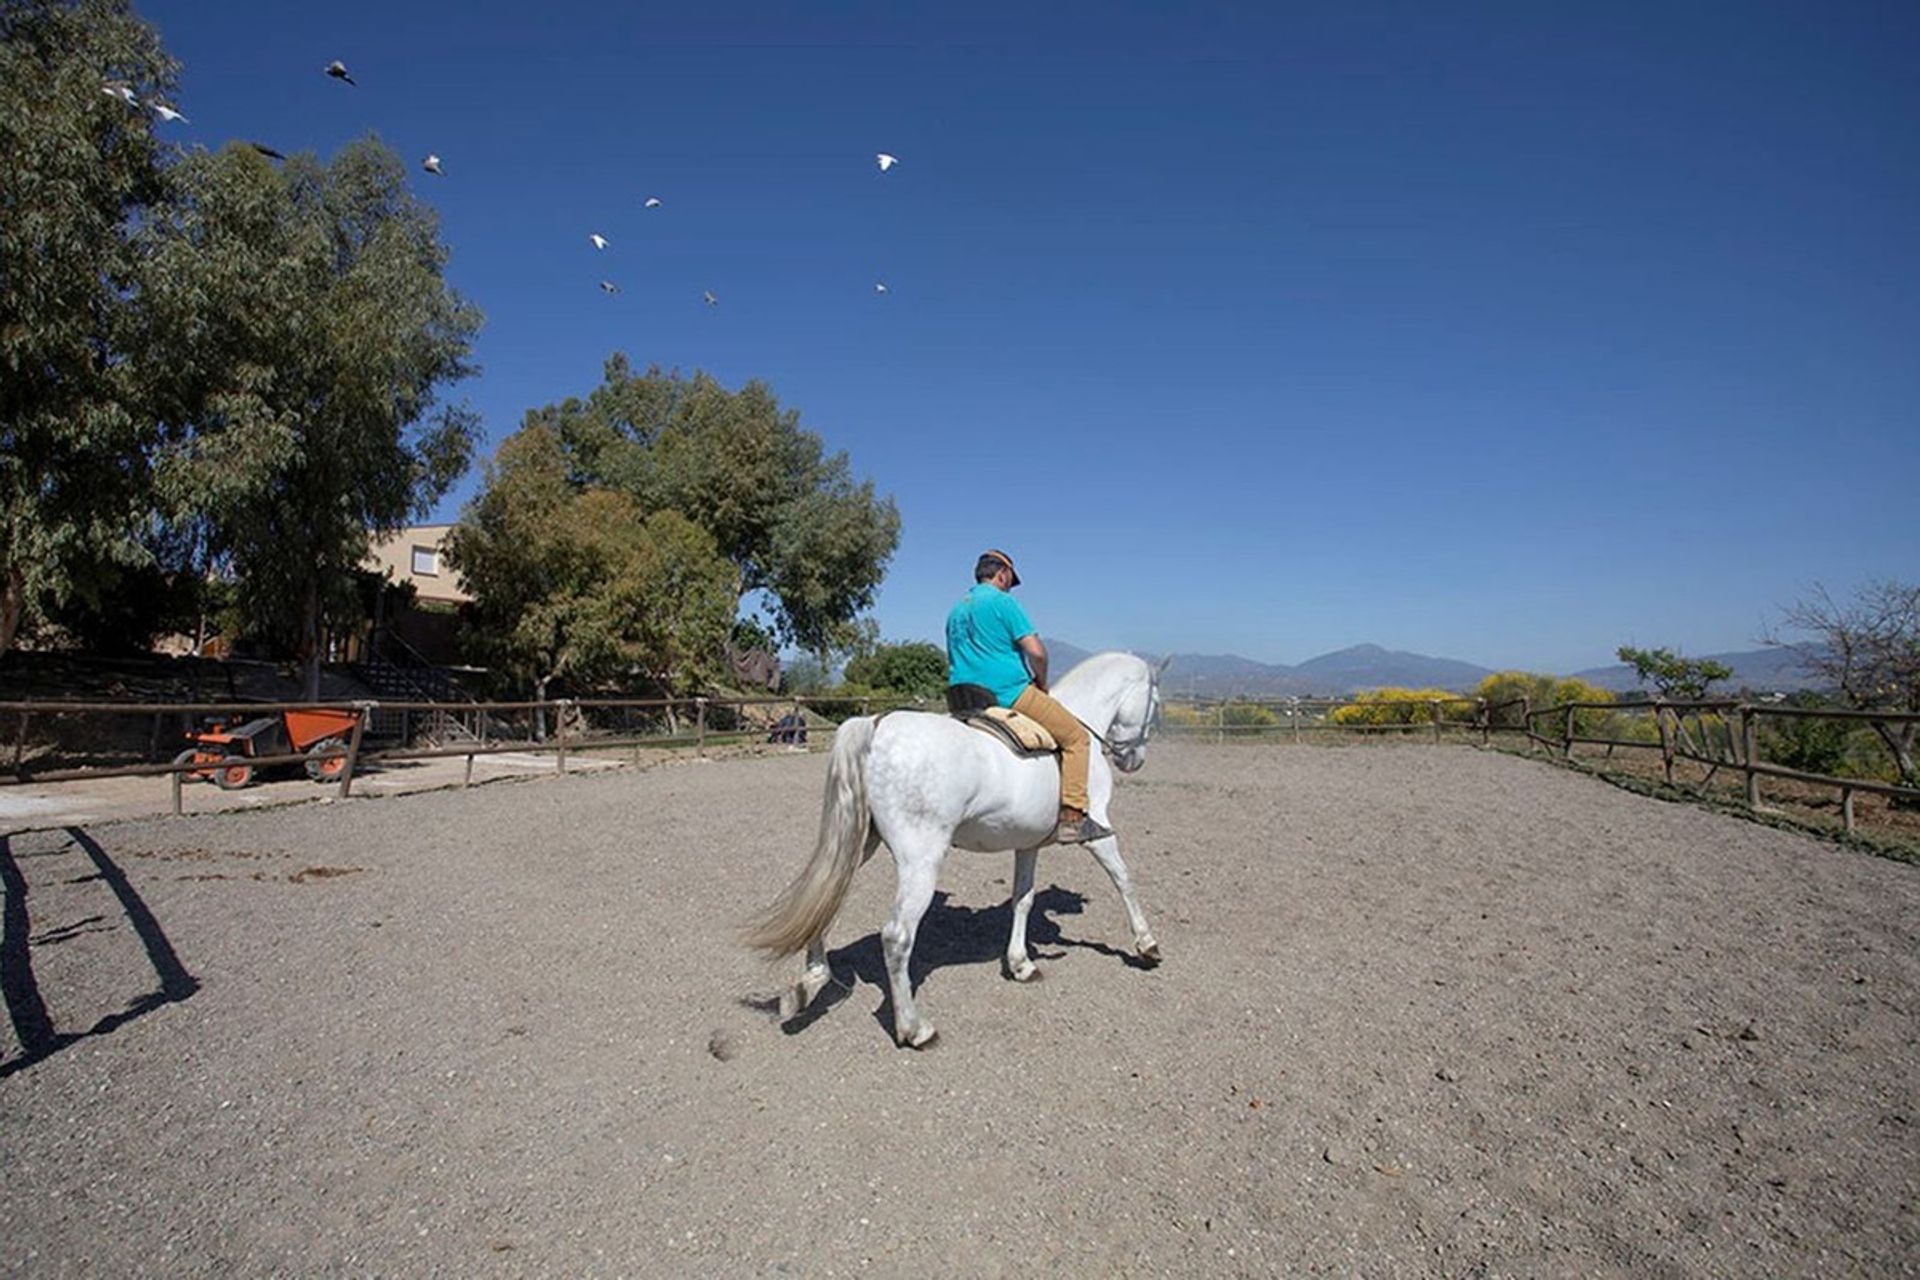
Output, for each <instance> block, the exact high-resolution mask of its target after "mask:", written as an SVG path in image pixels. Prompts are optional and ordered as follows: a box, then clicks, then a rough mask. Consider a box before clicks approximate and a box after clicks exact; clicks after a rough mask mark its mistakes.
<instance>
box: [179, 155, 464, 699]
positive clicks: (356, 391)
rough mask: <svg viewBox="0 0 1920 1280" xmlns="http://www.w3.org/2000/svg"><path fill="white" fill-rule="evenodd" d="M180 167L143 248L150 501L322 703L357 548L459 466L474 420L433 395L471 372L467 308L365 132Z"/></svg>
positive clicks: (350, 602) (352, 612) (401, 519)
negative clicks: (154, 436)
mask: <svg viewBox="0 0 1920 1280" xmlns="http://www.w3.org/2000/svg"><path fill="white" fill-rule="evenodd" d="M178 175H179V182H180V196H179V199H178V200H177V201H176V202H175V203H174V204H172V205H171V206H170V207H169V208H168V210H167V216H165V217H164V218H157V219H155V220H154V221H153V222H152V223H151V224H150V225H149V226H148V227H146V228H145V229H144V231H143V232H142V235H141V247H142V250H143V252H144V255H145V263H144V267H143V278H144V282H145V291H144V294H143V298H142V314H143V318H144V321H145V324H146V326H147V341H148V342H149V344H150V346H151V348H152V349H153V350H154V351H155V352H158V353H162V354H163V355H164V357H165V360H164V365H165V371H164V374H163V375H161V376H157V377H156V378H155V380H154V381H155V391H154V395H155V402H156V404H157V405H158V406H159V407H160V410H161V412H162V413H163V414H165V415H166V417H167V418H168V419H169V420H170V421H172V422H174V423H177V424H178V428H179V430H178V434H177V438H176V439H174V440H173V441H172V442H171V443H170V444H169V445H168V446H167V447H166V448H165V449H164V450H163V451H162V453H161V455H160V459H159V464H158V465H159V470H158V478H159V482H160V491H161V493H162V495H163V498H164V499H165V501H166V503H167V512H168V514H169V515H170V516H171V517H172V518H174V519H175V520H177V521H179V522H181V523H183V524H189V525H193V526H195V527H197V528H199V529H200V530H201V532H202V535H203V538H204V545H205V547H206V549H207V553H208V557H209V560H210V562H211V563H210V567H218V568H220V569H222V570H224V571H225V572H227V573H228V574H229V576H230V577H231V578H232V580H233V581H234V582H235V584H236V587H237V593H238V604H239V607H240V610H241V613H242V614H243V616H244V617H245V618H246V620H247V621H248V623H249V624H250V626H251V628H252V629H253V630H254V631H256V632H257V633H258V634H261V635H263V636H265V637H268V638H270V639H272V640H274V641H276V642H278V643H281V644H284V645H285V646H287V647H288V648H289V649H290V650H291V651H292V652H294V653H295V654H296V655H298V656H299V658H300V659H301V660H302V661H303V663H304V664H305V667H306V687H307V693H308V696H310V697H311V696H317V695H318V691H319V676H320V660H321V657H322V652H323V649H322V646H323V639H324V637H325V635H326V633H327V629H328V626H329V623H330V622H331V621H335V620H339V619H345V618H353V617H355V616H356V614H357V612H358V596H359V591H358V588H357V585H356V581H355V576H354V575H355V572H356V570H357V569H358V567H359V565H360V563H361V561H362V560H363V559H364V557H365V555H366V551H367V546H368V543H369V542H370V541H371V539H372V538H374V537H375V536H378V535H382V534H385V533H389V532H391V531H393V530H395V529H397V528H399V527H400V526H402V525H404V524H405V523H406V522H407V521H408V520H409V519H414V518H418V517H420V516H422V515H424V514H425V513H426V511H427V510H428V509H429V508H430V506H431V504H432V503H433V501H434V500H435V499H437V498H438V497H440V496H441V495H442V494H444V493H445V492H446V491H447V489H448V487H449V486H450V485H451V484H452V483H453V481H454V480H455V479H456V478H457V477H458V476H459V475H460V474H461V472H463V471H464V470H465V469H466V466H467V463H468V459H469V456H470V453H471V450H472V443H473V436H474V431H475V422H474V419H473V416H472V414H471V413H470V412H468V411H467V410H466V409H464V408H463V407H461V406H457V405H444V404H442V403H440V401H439V398H438V396H439V391H440V388H441V387H442V385H443V384H446V383H449V382H452V381H455V380H457V379H459V378H462V377H465V376H466V375H467V374H469V373H470V372H472V369H471V366H470V365H469V364H468V354H469V351H470V347H471V342H472V338H473V335H474V334H475V332H476V331H477V330H478V329H479V326H480V315H479V312H478V311H477V310H475V309H474V308H473V307H472V306H471V305H469V304H468V303H467V302H466V301H464V300H463V299H462V298H461V297H460V296H459V295H458V294H456V293H455V292H454V291H453V290H452V289H451V288H450V287H449V286H448V285H447V282H446V279H445V275H444V272H445V267H446V261H447V251H446V249H445V247H444V246H443V245H442V244H441V243H440V240H439V231H438V224H437V219H436V218H435V216H434V214H433V213H432V211H431V210H430V209H428V208H427V207H426V206H425V205H423V204H421V203H420V202H419V201H417V200H415V199H414V197H413V196H412V194H411V193H410V192H409V191H408V190H407V185H406V170H405V167H404V166H403V165H402V163H401V161H400V158H399V157H398V156H396V155H395V154H394V153H393V152H392V151H391V150H389V149H388V148H387V147H385V146H383V145H381V144H380V143H379V141H378V140H375V139H366V140H362V141H359V142H355V143H352V144H349V145H348V146H347V147H345V148H344V149H343V150H342V151H341V152H340V153H339V154H338V155H337V156H336V157H335V158H334V159H333V161H332V162H331V163H330V164H324V165H323V164H321V163H320V162H318V161H317V160H315V159H314V158H313V157H311V156H306V155H301V156H296V157H293V158H292V159H290V160H288V161H287V162H286V163H285V165H284V166H275V165H273V164H271V163H270V162H269V161H268V160H267V159H266V158H265V157H264V156H262V155H260V154H259V153H258V152H256V151H255V150H253V149H252V148H250V147H247V146H244V145H240V144H230V145H228V146H227V147H225V148H223V149H222V150H221V151H219V152H218V153H215V154H207V153H204V152H202V153H197V154H195V155H194V156H192V157H189V158H188V159H187V160H185V161H183V162H182V163H181V165H179V166H178Z"/></svg>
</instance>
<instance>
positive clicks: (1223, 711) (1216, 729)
mask: <svg viewBox="0 0 1920 1280" xmlns="http://www.w3.org/2000/svg"><path fill="white" fill-rule="evenodd" d="M1213 719H1214V725H1213V745H1214V746H1216V747H1217V746H1221V745H1223V744H1224V743H1225V742H1226V740H1227V704H1226V703H1224V702H1223V703H1221V704H1220V706H1219V708H1218V709H1217V710H1215V712H1214V713H1213Z"/></svg>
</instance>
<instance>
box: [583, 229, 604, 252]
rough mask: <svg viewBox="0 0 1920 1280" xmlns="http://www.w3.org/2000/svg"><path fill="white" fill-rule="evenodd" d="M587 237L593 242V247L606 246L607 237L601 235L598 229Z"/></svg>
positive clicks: (600, 247) (602, 247)
mask: <svg viewBox="0 0 1920 1280" xmlns="http://www.w3.org/2000/svg"><path fill="white" fill-rule="evenodd" d="M587 239H589V240H591V241H592V242H593V247H594V248H596V249H604V248H606V247H607V238H606V237H605V236H603V235H601V234H600V233H599V232H598V231H596V232H594V233H593V234H592V235H590V236H588V237H587Z"/></svg>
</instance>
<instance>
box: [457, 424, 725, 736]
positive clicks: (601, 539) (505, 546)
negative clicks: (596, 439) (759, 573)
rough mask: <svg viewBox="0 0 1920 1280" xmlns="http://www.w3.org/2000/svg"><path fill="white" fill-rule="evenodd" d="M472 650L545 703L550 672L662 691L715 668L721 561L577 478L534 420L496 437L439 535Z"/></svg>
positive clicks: (721, 643) (690, 530)
mask: <svg viewBox="0 0 1920 1280" xmlns="http://www.w3.org/2000/svg"><path fill="white" fill-rule="evenodd" d="M447 560H448V564H449V566H450V567H451V568H453V569H454V570H455V571H457V572H458V573H459V574H460V575H461V579H462V581H463V582H464V583H465V585H466V588H467V590H468V591H469V592H471V593H472V595H473V597H474V600H473V604H472V606H471V608H472V622H473V626H472V629H471V630H472V635H473V636H474V637H475V641H476V643H477V644H478V645H479V647H480V649H481V654H480V656H482V657H484V658H485V659H486V660H487V661H489V662H490V663H492V664H494V665H496V666H498V667H499V668H501V669H502V670H504V671H505V672H507V673H508V674H509V675H510V676H512V677H514V678H515V679H517V680H520V681H524V682H525V683H526V684H527V685H530V686H531V687H532V690H533V693H534V696H535V697H537V698H541V699H545V698H546V696H547V694H548V692H549V690H550V686H551V685H552V684H553V682H555V681H556V680H565V681H567V682H569V683H571V684H573V685H575V686H576V687H577V686H580V685H587V684H593V683H598V682H601V681H609V680H623V679H627V678H631V677H633V676H636V675H638V676H641V677H643V678H645V679H646V680H648V681H649V682H651V683H653V684H655V685H658V686H660V687H662V688H665V689H667V690H668V691H671V692H685V691H688V690H690V689H695V688H699V687H701V686H702V685H703V684H704V683H705V682H707V681H710V680H711V679H713V678H714V677H715V676H716V675H718V674H719V669H720V662H721V658H722V656H723V654H724V652H725V648H726V641H727V636H728V632H729V630H730V629H731V627H732V624H733V605H734V597H733V594H732V580H733V571H732V567H731V566H730V565H729V564H728V563H727V562H726V560H724V559H723V558H722V557H721V556H720V554H719V550H718V548H717V547H716V546H715V544H714V540H713V536H712V535H711V534H709V533H708V532H707V531H706V530H704V529H702V528H701V527H700V526H698V525H696V524H694V523H693V522H692V521H690V520H688V519H687V518H686V517H684V516H682V515H681V514H680V513H678V512H676V511H671V510H666V511H655V512H652V513H647V512H645V511H643V510H642V508H641V506H640V504H639V502H638V500H637V499H635V498H634V497H633V495H632V494H629V493H626V492H623V491H620V490H615V489H609V488H605V487H601V486H590V485H586V484H583V483H580V482H579V481H577V479H576V478H574V477H573V476H572V475H570V473H569V469H568V466H567V461H566V457H565V455H564V453H563V452H562V450H561V448H560V445H559V441H558V440H557V439H555V437H554V436H553V434H552V433H551V432H549V431H547V430H546V429H545V428H544V427H541V426H538V425H534V426H529V427H527V428H526V429H524V430H521V431H519V432H516V433H515V434H514V435H513V436H511V437H509V438H508V439H507V440H505V441H503V442H502V444H501V446H500V449H499V450H498V452H497V453H496V454H495V457H494V459H493V461H492V462H491V463H490V464H489V465H488V468H487V479H486V484H485V486H484V488H483V489H482V491H481V492H480V494H479V495H478V496H477V497H476V498H475V499H474V500H473V501H472V502H471V503H469V504H468V506H467V509H466V511H465V512H464V513H462V515H461V519H460V522H459V523H458V524H457V525H455V526H454V529H453V531H452V533H451V534H449V535H448V538H447Z"/></svg>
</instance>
